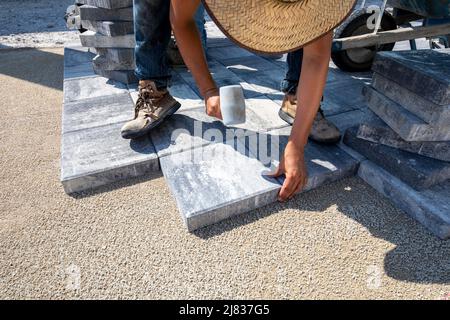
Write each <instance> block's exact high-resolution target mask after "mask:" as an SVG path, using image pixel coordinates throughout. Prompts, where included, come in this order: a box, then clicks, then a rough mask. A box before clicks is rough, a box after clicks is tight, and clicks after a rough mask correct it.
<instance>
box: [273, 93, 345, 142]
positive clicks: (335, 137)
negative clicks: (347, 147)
mask: <svg viewBox="0 0 450 320" xmlns="http://www.w3.org/2000/svg"><path fill="white" fill-rule="evenodd" d="M296 111H297V101H296V100H295V98H294V97H293V96H291V95H285V96H284V99H283V104H282V105H281V109H280V111H279V112H278V114H279V116H280V118H281V119H283V120H284V121H286V122H287V123H289V124H290V125H292V124H293V123H294V119H295V114H296ZM309 138H310V139H311V140H312V141H315V142H318V143H324V144H334V143H338V142H339V140H341V133H340V132H339V129H338V128H337V127H336V126H335V125H334V124H333V123H331V122H330V121H328V120H327V119H326V118H325V116H324V114H323V111H322V107H320V108H319V112H317V115H316V117H315V119H314V122H313V126H312V129H311V133H310V135H309Z"/></svg>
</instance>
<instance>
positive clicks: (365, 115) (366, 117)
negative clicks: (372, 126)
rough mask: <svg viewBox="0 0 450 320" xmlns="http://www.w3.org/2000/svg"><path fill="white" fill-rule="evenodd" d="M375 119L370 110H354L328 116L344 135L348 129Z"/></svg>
mask: <svg viewBox="0 0 450 320" xmlns="http://www.w3.org/2000/svg"><path fill="white" fill-rule="evenodd" d="M374 117H376V116H375V115H374V113H373V112H371V111H370V110H368V109H363V110H353V111H348V112H344V113H339V114H335V115H333V116H328V117H327V119H328V120H329V121H331V122H332V123H333V124H334V125H335V126H336V127H338V129H339V130H340V131H341V133H342V134H343V133H344V132H345V130H347V129H348V128H351V127H354V126H357V125H359V124H360V123H363V122H367V121H370V120H372V119H373V118H374Z"/></svg>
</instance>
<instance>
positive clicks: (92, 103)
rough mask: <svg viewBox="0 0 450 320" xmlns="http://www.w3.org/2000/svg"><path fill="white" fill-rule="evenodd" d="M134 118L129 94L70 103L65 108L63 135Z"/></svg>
mask: <svg viewBox="0 0 450 320" xmlns="http://www.w3.org/2000/svg"><path fill="white" fill-rule="evenodd" d="M133 116H134V108H133V101H132V100H131V97H130V94H129V93H128V92H127V93H122V94H115V95H109V96H101V97H95V98H92V99H83V100H80V101H76V102H70V103H66V104H64V106H63V119H62V133H63V134H64V133H67V132H71V131H78V130H83V129H89V128H93V127H100V126H105V125H109V124H114V123H118V122H124V121H127V120H130V119H132V118H133Z"/></svg>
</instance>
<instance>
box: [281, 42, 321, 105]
mask: <svg viewBox="0 0 450 320" xmlns="http://www.w3.org/2000/svg"><path fill="white" fill-rule="evenodd" d="M286 64H287V70H286V76H285V77H284V80H283V81H281V88H280V90H281V91H282V92H284V93H287V94H292V95H295V94H297V87H298V82H299V81H300V74H301V73H302V64H303V49H299V50H297V51H294V52H290V53H288V55H287V59H286ZM322 101H323V97H322ZM321 108H322V107H320V109H319V110H321Z"/></svg>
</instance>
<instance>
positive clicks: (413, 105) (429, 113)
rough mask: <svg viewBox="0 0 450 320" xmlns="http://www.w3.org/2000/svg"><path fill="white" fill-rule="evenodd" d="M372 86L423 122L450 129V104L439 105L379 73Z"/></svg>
mask: <svg viewBox="0 0 450 320" xmlns="http://www.w3.org/2000/svg"><path fill="white" fill-rule="evenodd" d="M372 86H373V87H374V88H375V89H376V90H377V91H379V92H382V93H383V94H384V95H385V96H387V97H388V98H389V99H391V100H393V101H395V102H397V103H398V104H400V105H401V106H402V107H403V108H405V109H407V110H408V111H410V112H411V113H413V114H414V115H416V116H417V117H419V118H421V119H422V120H423V121H425V122H427V123H429V124H432V125H437V126H448V127H450V104H449V105H445V106H444V105H437V104H435V103H433V102H431V101H429V100H426V99H424V98H422V97H421V96H420V95H418V94H416V93H414V92H412V91H409V90H408V89H405V88H404V87H402V86H401V85H399V84H397V83H396V82H395V81H392V80H390V79H388V78H386V77H384V76H382V75H381V74H378V73H375V74H374V76H373V82H372Z"/></svg>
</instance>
